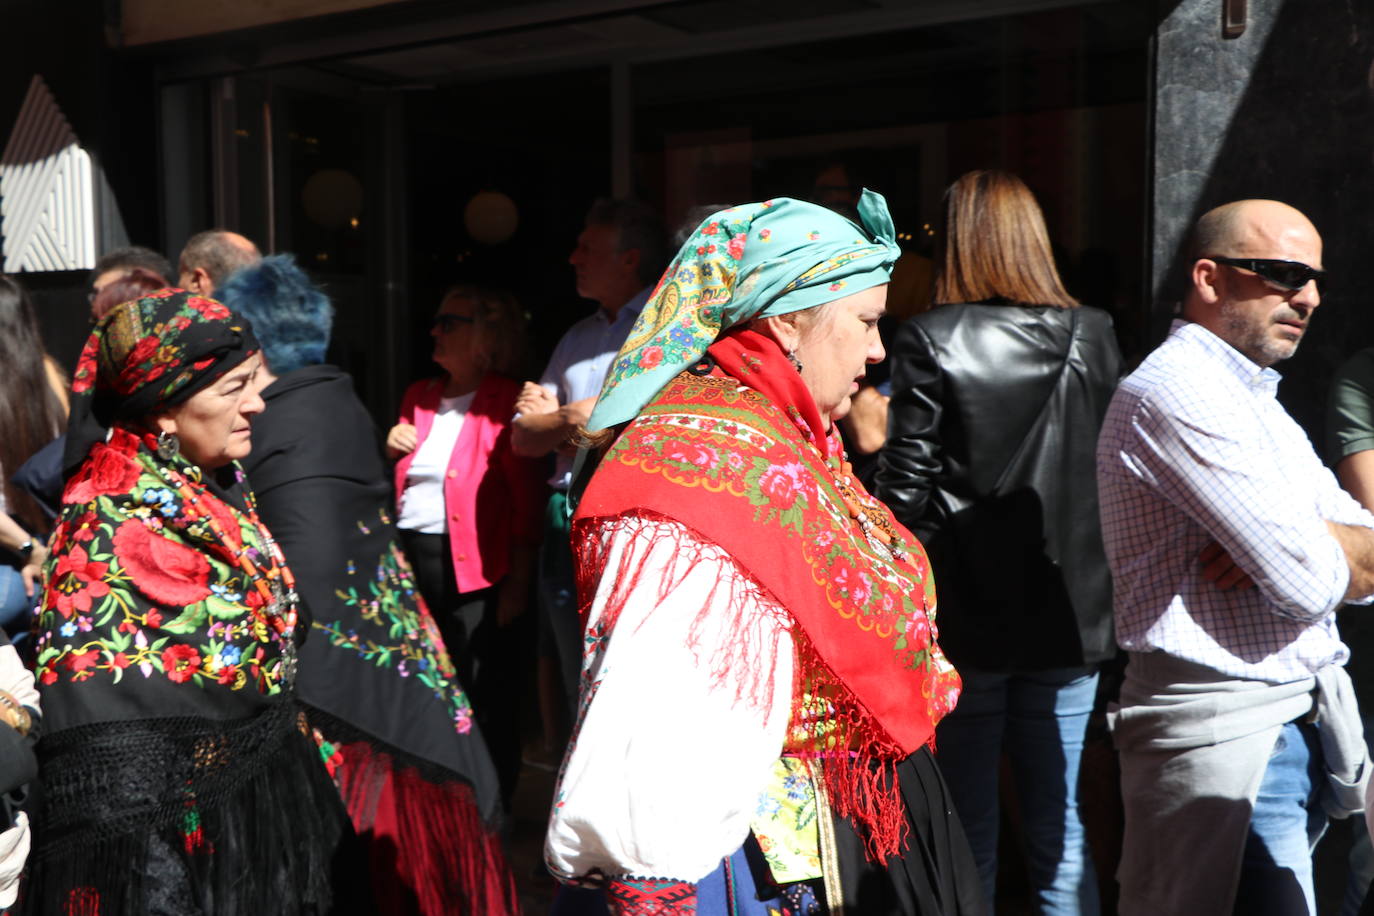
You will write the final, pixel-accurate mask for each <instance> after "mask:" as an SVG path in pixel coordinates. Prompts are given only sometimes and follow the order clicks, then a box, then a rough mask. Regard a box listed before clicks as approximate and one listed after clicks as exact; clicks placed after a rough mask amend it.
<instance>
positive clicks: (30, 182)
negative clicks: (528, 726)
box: [0, 75, 96, 273]
mask: <svg viewBox="0 0 1374 916" xmlns="http://www.w3.org/2000/svg"><path fill="white" fill-rule="evenodd" d="M94 171H95V170H94V169H93V168H92V163H91V156H90V154H89V153H87V152H86V151H85V150H84V149H82V148H81V146H80V144H79V143H78V141H77V139H76V134H75V133H73V132H72V128H71V125H70V124H68V123H67V119H66V117H64V116H63V114H62V110H61V109H60V108H58V107H57V101H56V100H55V99H54V98H53V96H52V93H51V92H49V91H48V87H47V85H46V84H44V82H43V78H42V77H40V76H37V75H35V76H34V78H33V81H32V82H31V83H29V93H28V95H27V96H26V97H25V99H24V105H23V107H22V108H21V109H20V110H19V119H18V121H16V122H15V125H14V130H13V132H11V133H10V138H9V142H8V143H6V144H5V151H4V153H3V154H0V237H3V240H4V248H3V252H4V270H5V272H6V273H18V272H20V271H42V270H89V269H90V268H92V267H94V266H95V259H96V202H95V197H96V193H95V185H96V178H95V175H94Z"/></svg>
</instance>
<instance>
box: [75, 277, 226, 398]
mask: <svg viewBox="0 0 1374 916" xmlns="http://www.w3.org/2000/svg"><path fill="white" fill-rule="evenodd" d="M176 296H182V297H184V301H183V302H182V303H181V305H180V307H178V308H177V310H176V311H175V312H174V313H173V314H171V315H167V316H163V317H162V319H161V320H159V321H157V322H155V323H154V324H152V325H145V324H144V323H143V319H144V316H143V314H142V313H141V312H140V311H138V310H136V309H132V308H130V309H124V310H122V311H121V313H120V314H119V315H118V316H116V317H114V318H113V319H112V320H111V321H110V322H109V326H108V327H107V328H106V331H105V333H104V334H103V335H102V334H94V335H92V336H91V339H90V340H89V341H88V342H87V344H86V347H85V349H84V350H83V351H82V353H81V358H80V360H79V362H78V363H77V366H76V372H75V374H74V375H73V376H72V393H73V394H81V393H82V392H85V391H88V390H89V389H90V388H91V387H92V386H93V385H94V384H95V383H96V377H97V373H98V372H99V368H98V367H99V365H100V363H101V360H100V351H101V349H102V348H104V349H105V350H107V351H108V352H107V357H108V358H107V360H106V363H107V364H108V365H113V366H118V367H119V371H118V375H117V376H113V377H111V378H110V379H108V380H107V381H108V384H109V387H110V389H111V390H113V391H115V392H117V393H118V394H120V395H128V394H130V393H132V392H134V391H136V390H138V389H139V388H142V387H143V386H145V385H148V384H151V383H153V382H157V381H159V380H165V381H164V382H163V385H162V388H161V391H160V392H159V397H161V398H162V399H164V400H165V399H167V398H169V397H171V396H172V394H174V393H175V392H176V391H177V389H179V388H181V387H182V386H183V385H186V384H187V383H189V382H190V381H191V380H192V379H193V378H194V377H195V375H196V373H198V372H200V371H201V370H202V369H204V368H205V367H206V366H208V365H210V364H211V363H213V362H214V361H215V360H214V358H213V357H212V356H206V357H204V358H202V359H201V360H198V361H196V362H193V363H191V364H190V365H187V357H188V350H189V348H190V346H191V343H192V340H191V338H190V337H188V336H187V335H185V334H184V333H183V332H185V331H187V330H188V329H189V328H191V327H192V325H196V324H199V325H213V324H215V323H231V322H234V321H236V320H237V319H235V318H234V314H233V313H232V312H230V311H229V309H228V308H226V307H225V306H224V305H222V304H221V303H219V302H216V301H215V300H214V299H207V298H205V297H203V296H195V295H189V294H186V293H184V292H182V291H181V290H177V289H163V290H159V291H157V292H155V293H151V294H149V295H147V296H144V297H142V298H144V299H171V298H174V297H176ZM197 336H205V332H202V333H201V334H200V335H197ZM177 370H180V371H177Z"/></svg>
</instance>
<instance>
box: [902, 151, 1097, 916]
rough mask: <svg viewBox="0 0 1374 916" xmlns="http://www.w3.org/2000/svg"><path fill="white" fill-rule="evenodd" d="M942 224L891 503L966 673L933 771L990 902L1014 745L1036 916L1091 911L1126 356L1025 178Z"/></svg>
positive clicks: (982, 182)
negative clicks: (923, 565)
mask: <svg viewBox="0 0 1374 916" xmlns="http://www.w3.org/2000/svg"><path fill="white" fill-rule="evenodd" d="M945 224H946V225H945V231H944V233H943V234H942V236H941V237H942V241H943V249H944V250H943V251H942V252H941V255H940V257H938V258H937V262H936V263H937V266H938V274H937V277H936V282H935V296H934V302H935V303H936V306H937V307H935V308H933V309H932V310H931V311H929V312H926V313H923V314H921V315H918V316H916V317H915V318H913V319H911V320H910V321H909V322H907V323H906V325H904V326H903V327H902V328H901V330H900V331H899V332H898V334H897V337H896V340H895V342H894V344H893V346H892V351H891V361H892V400H891V403H890V406H889V414H888V440H887V444H886V446H885V447H884V449H883V451H882V454H881V456H880V459H879V468H878V481H877V494H878V496H879V497H880V498H882V499H883V500H885V501H886V502H887V503H888V505H889V506H891V507H892V510H893V512H894V513H895V514H896V516H897V518H898V519H899V520H900V521H902V522H903V523H905V524H906V525H907V526H908V527H910V528H911V529H912V530H913V531H914V532H916V534H917V535H918V536H919V537H920V538H921V541H922V543H924V544H925V545H926V548H927V550H928V551H929V553H930V558H931V563H932V565H933V568H934V572H935V580H936V585H937V589H938V593H939V597H940V615H939V620H940V641H941V644H942V645H944V646H945V647H946V651H947V652H948V654H949V656H950V658H951V659H952V660H953V661H954V663H955V665H956V666H957V667H958V669H959V672H960V674H961V675H963V678H964V694H963V697H962V698H961V699H960V701H959V705H958V707H957V708H956V709H955V711H954V712H953V713H952V714H950V715H949V716H948V717H947V718H946V719H945V720H944V722H942V723H941V725H940V727H939V730H938V732H937V746H938V748H939V752H938V755H937V759H938V760H939V761H940V764H941V768H942V770H943V772H944V776H945V778H946V780H948V782H949V785H950V789H951V792H952V794H953V797H954V802H955V806H956V808H957V809H958V812H959V815H960V819H961V820H962V821H963V823H964V826H965V829H966V831H967V833H968V838H969V841H970V843H971V845H972V846H973V851H974V855H975V857H976V858H977V860H978V866H979V872H980V876H981V878H982V880H983V884H984V889H985V890H986V892H987V899H988V900H989V901H990V902H991V901H992V900H993V899H994V890H995V884H996V874H997V831H998V818H999V813H998V793H997V781H998V780H997V777H998V763H999V758H1000V755H1001V752H1002V749H1003V746H1004V745H1005V748H1006V750H1007V752H1008V754H1009V755H1010V757H1011V761H1012V767H1013V771H1014V774H1015V777H1016V785H1017V794H1018V796H1019V801H1020V808H1021V812H1022V821H1023V824H1024V828H1025V831H1026V840H1027V842H1026V844H1025V845H1026V848H1027V855H1028V858H1029V864H1030V870H1031V880H1032V885H1033V890H1034V892H1035V894H1036V896H1037V901H1036V903H1037V907H1036V909H1037V912H1039V913H1055V914H1069V913H1075V914H1077V913H1087V914H1096V913H1097V912H1098V894H1097V885H1096V879H1095V875H1094V873H1093V865H1092V859H1091V856H1090V855H1089V853H1088V850H1087V845H1086V842H1085V840H1084V834H1083V825H1082V821H1081V819H1080V817H1079V813H1078V805H1077V798H1076V796H1077V787H1078V765H1079V758H1080V757H1081V755H1082V748H1083V737H1084V732H1085V730H1086V728H1087V723H1088V716H1089V714H1090V713H1091V711H1092V707H1093V700H1094V697H1095V694H1096V687H1097V678H1098V673H1097V668H1098V665H1099V663H1101V662H1103V661H1105V660H1106V659H1108V658H1110V657H1111V656H1112V655H1113V654H1114V651H1115V646H1114V641H1113V634H1112V600H1111V580H1110V577H1109V574H1108V571H1107V563H1106V559H1105V557H1104V556H1103V548H1102V537H1101V530H1100V525H1099V521H1098V509H1097V490H1096V484H1095V471H1094V448H1095V446H1096V442H1097V433H1098V429H1099V427H1100V425H1101V422H1102V416H1103V414H1104V412H1105V411H1106V409H1107V403H1108V401H1109V400H1110V398H1111V394H1112V389H1113V388H1114V387H1115V385H1116V380H1117V376H1118V374H1119V369H1120V362H1121V356H1120V353H1119V351H1118V348H1117V344H1116V339H1115V337H1114V335H1113V332H1112V322H1111V318H1110V317H1109V316H1108V315H1107V313H1106V312H1103V311H1100V310H1098V309H1094V308H1086V307H1081V306H1080V305H1079V304H1078V302H1077V301H1076V300H1074V299H1073V297H1071V296H1070V295H1069V294H1068V293H1067V292H1066V291H1065V289H1064V287H1063V284H1062V283H1061V282H1060V279H1059V275H1058V273H1057V271H1056V270H1055V266H1054V259H1053V256H1052V254H1051V252H1050V245H1049V239H1048V234H1047V233H1046V231H1045V222H1044V218H1043V217H1042V216H1041V213H1040V208H1039V206H1038V205H1037V204H1036V202H1035V198H1034V197H1033V196H1032V195H1031V192H1030V190H1029V189H1028V188H1027V187H1026V186H1025V184H1023V183H1022V182H1021V180H1020V179H1018V178H1017V177H1015V176H1014V175H1010V174H1008V173H1006V172H997V171H976V172H970V173H968V174H966V175H964V176H962V177H961V178H959V179H958V180H957V181H956V182H955V183H954V184H953V185H952V186H951V187H950V188H949V190H948V192H946V195H945Z"/></svg>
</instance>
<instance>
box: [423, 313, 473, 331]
mask: <svg viewBox="0 0 1374 916" xmlns="http://www.w3.org/2000/svg"><path fill="white" fill-rule="evenodd" d="M476 322H477V319H476V318H473V317H472V316H471V315H453V314H450V313H448V312H443V313H441V314H438V315H435V316H434V320H433V321H431V322H430V323H429V326H430V327H432V328H437V329H438V330H439V333H440V334H447V333H448V332H449V331H452V330H453V329H454V328H456V327H457V326H458V325H460V324H475V323H476Z"/></svg>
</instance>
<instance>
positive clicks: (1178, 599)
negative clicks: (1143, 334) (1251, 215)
mask: <svg viewBox="0 0 1374 916" xmlns="http://www.w3.org/2000/svg"><path fill="white" fill-rule="evenodd" d="M1278 381H1279V374H1278V373H1277V372H1275V371H1273V370H1272V369H1262V368H1260V367H1259V366H1257V365H1256V364H1255V363H1253V362H1251V361H1250V360H1249V359H1247V358H1246V357H1245V356H1244V355H1242V354H1241V353H1240V352H1239V351H1237V350H1235V349H1234V348H1232V347H1231V346H1230V345H1228V344H1227V343H1226V342H1225V341H1223V340H1221V339H1220V338H1219V337H1217V336H1216V335H1214V334H1212V333H1211V332H1210V331H1208V330H1206V329H1205V328H1203V327H1202V326H1201V325H1197V324H1193V323H1191V322H1185V321H1175V322H1174V325H1173V328H1172V329H1171V330H1170V333H1169V337H1168V339H1167V340H1166V341H1165V342H1164V343H1163V344H1162V345H1161V346H1160V347H1159V348H1158V349H1157V350H1155V351H1154V352H1153V353H1151V354H1150V355H1149V356H1148V357H1147V358H1146V359H1145V361H1144V362H1143V363H1141V365H1140V367H1139V368H1138V369H1137V370H1136V371H1135V372H1133V373H1131V375H1130V376H1128V377H1127V378H1126V379H1125V380H1124V381H1123V382H1122V383H1121V386H1120V388H1119V389H1118V390H1117V393H1116V396H1115V397H1114V398H1113V400H1112V404H1111V407H1110V408H1109V409H1108V411H1107V417H1106V420H1105V421H1104V423H1103V427H1102V434H1101V437H1100V438H1099V440H1098V447H1097V479H1098V490H1099V498H1100V501H1101V511H1102V533H1103V540H1104V542H1105V544H1106V548H1107V560H1108V563H1109V565H1110V566H1111V570H1112V579H1113V588H1114V593H1115V605H1116V607H1115V610H1116V631H1117V641H1118V642H1119V643H1120V644H1121V646H1122V647H1123V648H1125V649H1127V650H1130V651H1133V652H1150V651H1154V650H1161V651H1164V652H1167V653H1169V654H1170V655H1173V656H1176V657H1178V658H1182V659H1186V660H1188V661H1191V662H1196V663H1198V664H1201V665H1206V666H1207V667H1209V668H1212V669H1214V670H1216V671H1219V672H1221V673H1223V674H1226V675H1230V676H1233V677H1236V678H1244V679H1253V680H1262V681H1268V682H1270V683H1288V682H1291V681H1296V680H1300V679H1303V678H1306V677H1309V676H1311V675H1312V674H1313V673H1315V672H1316V671H1318V670H1320V669H1321V668H1323V667H1325V666H1327V665H1331V664H1344V663H1345V661H1346V659H1347V658H1348V657H1349V651H1348V650H1347V649H1346V647H1345V645H1344V644H1343V643H1342V642H1341V641H1340V637H1339V636H1338V635H1337V632H1336V622H1335V615H1334V612H1335V611H1336V609H1337V608H1339V607H1340V606H1341V605H1342V603H1343V601H1344V594H1345V590H1346V588H1347V587H1348V584H1349V575H1350V573H1349V567H1348V566H1347V564H1346V560H1345V555H1344V553H1343V552H1342V550H1341V548H1340V545H1339V544H1338V543H1337V541H1336V539H1335V537H1333V536H1332V535H1331V533H1330V531H1329V530H1328V529H1327V527H1326V524H1325V523H1326V522H1327V521H1331V522H1336V523H1339V524H1345V525H1359V526H1364V527H1368V528H1374V515H1371V514H1370V513H1369V512H1367V511H1365V509H1364V508H1363V507H1361V506H1360V504H1359V503H1357V502H1356V501H1355V500H1354V499H1353V498H1352V497H1351V496H1350V495H1349V494H1347V493H1346V492H1345V491H1344V490H1342V489H1341V488H1340V485H1339V484H1338V483H1337V482H1336V478H1335V477H1334V476H1333V475H1332V473H1331V472H1330V471H1329V470H1328V469H1327V468H1326V467H1325V466H1324V465H1323V464H1322V463H1321V461H1320V459H1318V457H1317V455H1316V453H1315V452H1314V451H1313V449H1312V445H1311V443H1310V442H1309V441H1308V438H1307V436H1306V434H1305V433H1304V432H1303V431H1302V428H1301V427H1299V426H1298V425H1297V423H1295V422H1294V421H1293V418H1292V417H1290V416H1289V415H1288V413H1287V412H1286V411H1285V410H1284V409H1283V407H1282V406H1280V405H1279V403H1278V401H1277V400H1276V399H1275V397H1274V395H1275V392H1276V391H1277V388H1278ZM1214 540H1215V541H1216V542H1218V543H1219V544H1220V545H1221V546H1222V547H1223V548H1224V549H1225V550H1226V552H1227V553H1228V554H1229V555H1230V557H1231V559H1232V560H1233V561H1234V562H1235V563H1236V565H1237V566H1239V567H1240V568H1241V569H1242V570H1244V571H1245V572H1246V573H1247V574H1248V575H1249V576H1250V578H1251V579H1253V580H1254V583H1255V588H1252V589H1248V590H1242V589H1231V590H1228V591H1222V590H1221V589H1219V588H1218V587H1217V586H1216V585H1214V584H1212V583H1211V582H1208V581H1207V580H1205V579H1204V578H1203V577H1202V566H1201V564H1200V563H1199V560H1198V554H1199V553H1201V551H1202V549H1203V548H1204V547H1205V546H1206V545H1207V544H1208V543H1209V542H1210V541H1214ZM1371 600H1374V595H1372V596H1366V597H1365V598H1363V599H1357V601H1356V602H1354V603H1360V604H1367V603H1369V602H1370V601H1371Z"/></svg>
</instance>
